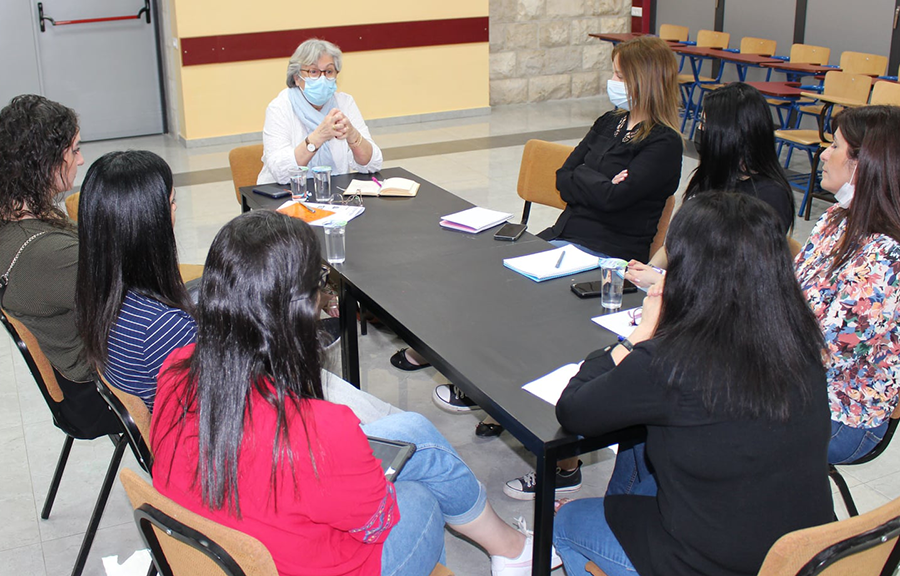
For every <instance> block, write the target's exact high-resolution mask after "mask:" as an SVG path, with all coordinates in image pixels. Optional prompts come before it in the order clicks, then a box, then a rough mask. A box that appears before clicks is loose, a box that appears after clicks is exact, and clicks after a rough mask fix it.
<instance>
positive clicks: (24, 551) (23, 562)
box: [0, 544, 47, 576]
mask: <svg viewBox="0 0 900 576" xmlns="http://www.w3.org/2000/svg"><path fill="white" fill-rule="evenodd" d="M46 574H47V571H46V570H45V569H44V554H43V548H42V547H41V545H40V544H31V545H29V546H22V547H20V548H12V549H10V550H2V551H0V576H26V575H27V576H45V575H46Z"/></svg>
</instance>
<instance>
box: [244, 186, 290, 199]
mask: <svg viewBox="0 0 900 576" xmlns="http://www.w3.org/2000/svg"><path fill="white" fill-rule="evenodd" d="M253 193H254V194H260V195H261V196H268V197H269V198H284V197H285V196H290V195H291V189H290V188H287V189H285V188H284V186H281V185H279V184H263V185H262V186H257V187H255V188H254V189H253Z"/></svg>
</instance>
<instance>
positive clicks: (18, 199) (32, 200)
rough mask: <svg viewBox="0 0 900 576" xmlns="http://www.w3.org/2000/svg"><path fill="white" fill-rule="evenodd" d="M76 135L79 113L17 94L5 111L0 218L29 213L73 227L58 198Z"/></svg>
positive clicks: (0, 125)
mask: <svg viewBox="0 0 900 576" xmlns="http://www.w3.org/2000/svg"><path fill="white" fill-rule="evenodd" d="M77 135H78V118H77V117H76V116H75V112H74V111H73V110H72V109H71V108H66V107H65V106H63V105H62V104H59V103H57V102H54V101H52V100H48V99H47V98H44V97H43V96H37V95H34V94H23V95H21V96H16V97H15V98H13V99H12V100H11V101H10V103H9V104H8V105H7V106H6V107H5V108H3V109H2V110H0V166H2V167H3V169H2V170H0V222H10V221H14V220H19V219H20V218H22V217H23V216H29V215H30V216H33V217H35V218H37V219H39V220H43V221H45V222H49V223H51V224H53V225H55V226H58V227H61V228H68V227H71V224H70V223H69V221H68V219H67V218H66V216H65V214H63V213H62V211H60V210H59V208H57V207H56V205H55V204H54V197H55V196H56V195H57V194H59V193H61V192H65V190H60V189H59V187H60V184H59V183H60V182H61V181H65V163H64V160H65V154H66V152H67V151H68V150H69V149H70V148H71V147H72V145H73V144H74V142H75V137H76V136H77Z"/></svg>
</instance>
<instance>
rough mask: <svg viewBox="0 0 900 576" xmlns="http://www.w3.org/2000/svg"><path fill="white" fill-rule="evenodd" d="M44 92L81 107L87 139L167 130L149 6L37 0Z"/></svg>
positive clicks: (119, 0)
mask: <svg viewBox="0 0 900 576" xmlns="http://www.w3.org/2000/svg"><path fill="white" fill-rule="evenodd" d="M33 6H34V15H35V26H36V27H37V33H36V35H37V38H38V40H37V45H38V59H39V62H40V75H41V83H42V86H43V94H44V95H45V96H46V97H47V98H50V99H51V100H56V101H58V102H61V103H63V104H65V105H66V106H69V107H70V108H73V109H74V110H75V111H76V112H77V113H78V117H79V123H80V125H81V137H82V140H85V141H89V140H103V139H107V138H123V137H127V136H140V135H145V134H159V133H162V132H163V131H164V128H165V126H164V119H163V101H162V90H161V83H160V78H161V75H160V61H159V57H158V46H157V35H156V32H155V30H156V26H155V25H154V23H153V21H154V20H155V19H156V14H155V13H153V12H152V11H151V6H150V3H149V0H80V1H79V2H71V1H67V0H40V1H37V0H33Z"/></svg>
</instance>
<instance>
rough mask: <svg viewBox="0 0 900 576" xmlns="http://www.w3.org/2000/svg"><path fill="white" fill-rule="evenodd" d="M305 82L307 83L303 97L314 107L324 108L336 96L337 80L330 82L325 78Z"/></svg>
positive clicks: (309, 79)
mask: <svg viewBox="0 0 900 576" xmlns="http://www.w3.org/2000/svg"><path fill="white" fill-rule="evenodd" d="M303 82H304V83H305V87H304V88H303V95H304V96H306V99H307V100H309V103H310V104H312V105H313V106H322V105H323V104H325V103H326V102H328V100H329V99H330V98H331V97H332V96H334V92H335V91H336V90H337V81H336V79H332V80H329V79H328V78H326V77H325V76H319V77H318V78H304V79H303Z"/></svg>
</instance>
